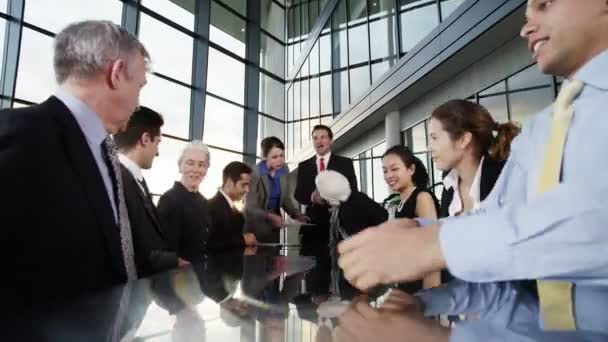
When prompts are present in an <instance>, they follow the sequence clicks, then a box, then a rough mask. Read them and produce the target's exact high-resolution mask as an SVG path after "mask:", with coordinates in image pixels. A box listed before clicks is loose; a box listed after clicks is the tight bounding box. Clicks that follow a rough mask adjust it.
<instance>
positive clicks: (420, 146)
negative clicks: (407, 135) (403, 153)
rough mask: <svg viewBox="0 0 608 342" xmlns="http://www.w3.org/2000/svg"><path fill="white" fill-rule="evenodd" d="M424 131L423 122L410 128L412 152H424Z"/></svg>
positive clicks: (425, 147) (425, 144) (425, 146)
mask: <svg viewBox="0 0 608 342" xmlns="http://www.w3.org/2000/svg"><path fill="white" fill-rule="evenodd" d="M426 149H427V143H426V131H425V128H424V122H421V123H419V124H418V125H416V126H414V128H412V152H421V151H426Z"/></svg>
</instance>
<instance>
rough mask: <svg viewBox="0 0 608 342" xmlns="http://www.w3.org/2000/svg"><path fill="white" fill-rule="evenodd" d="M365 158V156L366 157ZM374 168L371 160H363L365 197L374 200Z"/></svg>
mask: <svg viewBox="0 0 608 342" xmlns="http://www.w3.org/2000/svg"><path fill="white" fill-rule="evenodd" d="M366 157H367V156H366ZM373 170H374V166H373V165H372V159H371V158H368V159H365V187H366V188H365V193H366V194H367V196H369V197H371V198H374V172H373Z"/></svg>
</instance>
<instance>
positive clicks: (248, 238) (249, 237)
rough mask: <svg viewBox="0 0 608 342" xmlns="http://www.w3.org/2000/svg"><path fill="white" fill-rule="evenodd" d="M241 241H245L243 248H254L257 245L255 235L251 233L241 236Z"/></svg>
mask: <svg viewBox="0 0 608 342" xmlns="http://www.w3.org/2000/svg"><path fill="white" fill-rule="evenodd" d="M243 239H245V246H255V245H257V243H258V240H257V239H256V238H255V235H253V234H251V233H245V234H243Z"/></svg>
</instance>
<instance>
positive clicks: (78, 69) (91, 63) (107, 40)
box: [53, 20, 150, 84]
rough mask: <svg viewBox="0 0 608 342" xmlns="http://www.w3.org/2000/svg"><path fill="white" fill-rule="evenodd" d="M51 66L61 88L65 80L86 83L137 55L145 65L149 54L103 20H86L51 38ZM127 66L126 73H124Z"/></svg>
mask: <svg viewBox="0 0 608 342" xmlns="http://www.w3.org/2000/svg"><path fill="white" fill-rule="evenodd" d="M54 49H55V54H54V57H53V66H54V68H55V79H56V80H57V83H59V84H62V83H64V82H65V81H66V80H67V79H68V78H70V77H75V78H79V79H89V78H91V77H93V76H95V75H96V74H97V73H99V72H101V71H102V70H103V68H104V67H105V66H106V65H107V64H108V63H112V62H114V61H116V60H117V59H119V58H123V59H125V60H126V61H128V60H129V57H131V56H132V55H133V53H134V52H139V53H141V54H142V56H144V58H145V59H146V62H149V59H150V54H149V53H148V51H147V50H146V48H145V47H144V46H143V44H142V43H141V42H140V41H139V40H137V37H135V36H134V35H132V34H131V33H129V32H128V31H127V30H125V29H124V28H123V27H121V26H119V25H117V24H115V23H113V22H111V21H107V20H86V21H80V22H77V23H73V24H70V25H68V26H67V27H66V28H64V29H63V30H61V32H59V33H58V34H57V36H56V37H55V43H54ZM128 64H129V63H127V72H128Z"/></svg>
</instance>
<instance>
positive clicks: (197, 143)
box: [177, 140, 211, 166]
mask: <svg viewBox="0 0 608 342" xmlns="http://www.w3.org/2000/svg"><path fill="white" fill-rule="evenodd" d="M188 151H199V152H203V153H205V154H207V161H209V162H210V161H211V153H210V152H209V147H207V145H205V144H203V142H202V141H201V140H192V141H191V142H190V143H189V144H188V145H186V147H184V149H183V150H182V153H181V154H180V155H179V159H178V160H177V166H180V165H182V161H184V156H185V155H186V152H188Z"/></svg>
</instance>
